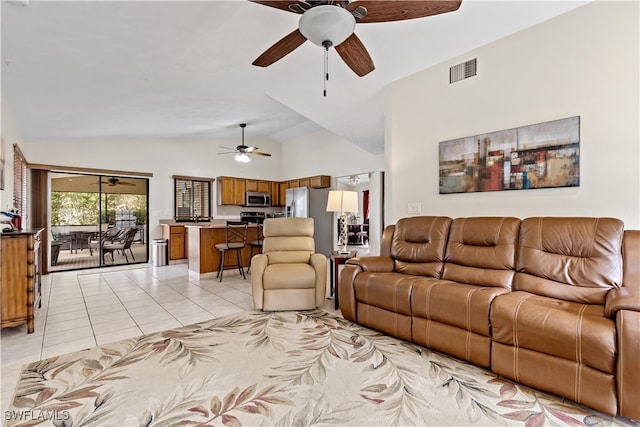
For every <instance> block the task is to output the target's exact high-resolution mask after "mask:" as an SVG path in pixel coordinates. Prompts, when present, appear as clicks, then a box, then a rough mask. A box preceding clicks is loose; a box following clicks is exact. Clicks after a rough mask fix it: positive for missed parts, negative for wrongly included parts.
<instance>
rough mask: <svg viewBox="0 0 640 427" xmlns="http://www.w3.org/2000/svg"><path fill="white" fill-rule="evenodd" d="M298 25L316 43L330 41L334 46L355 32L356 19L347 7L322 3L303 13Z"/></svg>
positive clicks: (303, 33) (321, 44)
mask: <svg viewBox="0 0 640 427" xmlns="http://www.w3.org/2000/svg"><path fill="white" fill-rule="evenodd" d="M298 27H299V29H300V32H301V33H302V35H303V36H305V37H306V38H307V39H308V40H309V41H310V42H311V43H313V44H315V45H318V46H323V43H324V42H325V41H330V42H331V44H332V45H333V46H338V45H339V44H341V43H342V42H343V41H345V40H346V39H347V38H348V37H349V36H350V35H351V34H353V31H354V30H355V28H356V19H355V18H354V17H353V15H352V14H351V13H350V12H349V11H347V10H346V9H343V8H341V7H338V6H331V5H321V6H314V7H312V8H311V9H309V10H307V11H306V12H305V13H303V14H302V16H301V17H300V21H299V23H298Z"/></svg>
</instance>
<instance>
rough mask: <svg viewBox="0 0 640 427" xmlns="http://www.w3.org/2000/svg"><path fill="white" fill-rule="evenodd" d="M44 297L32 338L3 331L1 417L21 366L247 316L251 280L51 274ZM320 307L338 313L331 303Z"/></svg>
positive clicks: (185, 274)
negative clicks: (233, 316)
mask: <svg viewBox="0 0 640 427" xmlns="http://www.w3.org/2000/svg"><path fill="white" fill-rule="evenodd" d="M327 286H328V285H327ZM327 291H328V289H327ZM42 292H43V299H42V301H43V303H42V308H40V309H39V310H37V312H36V322H35V332H34V333H32V334H27V327H26V325H23V326H20V327H15V328H5V329H3V330H2V335H1V339H0V366H1V370H2V377H1V378H2V383H1V386H2V387H1V390H0V394H1V396H0V397H1V404H2V406H1V407H0V409H1V410H2V413H4V410H6V409H8V407H9V404H10V403H11V400H12V399H13V393H14V390H15V386H16V383H17V381H18V376H19V374H20V372H21V367H22V366H23V365H24V364H25V363H29V362H33V361H36V360H40V359H45V358H48V357H52V356H56V355H60V354H65V353H69V352H73V351H78V350H82V349H84V348H88V347H93V346H96V345H100V344H105V343H108V342H112V341H118V340H121V339H125V338H131V337H135V336H138V335H143V334H148V333H152V332H157V331H162V330H165V329H171V328H174V327H179V326H183V325H189V324H192V323H196V322H199V321H204V320H208V319H212V318H216V317H222V316H225V315H228V314H233V313H237V312H241V311H245V310H252V309H253V300H252V297H251V278H250V275H247V279H246V280H244V279H242V277H241V276H240V275H239V274H237V273H235V274H234V272H233V271H231V270H230V271H226V272H225V274H224V278H223V281H222V283H220V282H219V281H218V279H216V278H215V277H214V278H207V279H201V278H200V277H198V275H194V274H193V273H192V274H189V271H188V269H187V265H186V264H176V265H168V266H164V267H151V266H149V265H141V264H138V265H132V266H122V267H114V268H110V269H100V270H96V269H92V270H76V271H72V272H59V273H52V274H49V275H47V276H43V289H42ZM323 308H324V309H325V310H327V311H330V312H333V313H337V314H339V311H336V310H334V309H333V300H327V301H326V303H325V306H324V307H323Z"/></svg>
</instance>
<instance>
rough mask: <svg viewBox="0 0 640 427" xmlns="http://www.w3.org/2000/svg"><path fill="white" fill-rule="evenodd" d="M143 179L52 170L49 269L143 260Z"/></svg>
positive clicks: (145, 217)
mask: <svg viewBox="0 0 640 427" xmlns="http://www.w3.org/2000/svg"><path fill="white" fill-rule="evenodd" d="M148 187H149V186H148V179H146V178H129V177H120V176H106V175H81V174H71V173H57V172H56V173H52V174H51V209H50V211H51V234H52V236H51V247H50V255H51V256H50V259H51V271H61V270H75V269H81V268H91V267H100V266H112V265H122V264H132V263H146V262H147V261H148V254H149V251H148V245H147V234H148V233H147V230H148V196H147V195H148Z"/></svg>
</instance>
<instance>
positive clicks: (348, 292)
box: [337, 260, 362, 322]
mask: <svg viewBox="0 0 640 427" xmlns="http://www.w3.org/2000/svg"><path fill="white" fill-rule="evenodd" d="M349 261H351V260H349ZM360 273H362V268H360V266H358V265H356V264H349V262H348V261H347V263H346V264H345V265H344V267H343V268H342V271H341V272H340V276H339V278H338V288H337V289H338V299H339V300H340V311H341V312H342V316H343V317H344V318H345V319H347V320H351V321H352V322H356V321H357V320H356V292H355V289H354V287H353V286H354V282H355V280H356V276H357V275H358V274H360Z"/></svg>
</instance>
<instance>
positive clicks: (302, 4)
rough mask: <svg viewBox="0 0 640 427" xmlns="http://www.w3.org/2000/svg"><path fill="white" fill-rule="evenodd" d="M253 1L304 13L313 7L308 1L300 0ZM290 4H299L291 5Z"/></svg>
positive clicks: (253, 0)
mask: <svg viewBox="0 0 640 427" xmlns="http://www.w3.org/2000/svg"><path fill="white" fill-rule="evenodd" d="M249 1H250V2H252V3H258V4H262V5H265V6H269V7H275V8H276V9H280V10H286V11H287V12H293V13H303V12H304V11H305V10H307V9H309V8H311V5H310V4H309V3H307V2H306V1H300V0H284V1H279V0H249ZM290 5H298V6H299V7H297V6H293V7H291V6H290Z"/></svg>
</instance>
